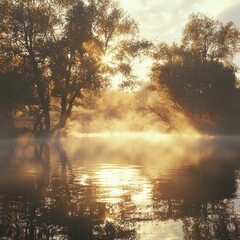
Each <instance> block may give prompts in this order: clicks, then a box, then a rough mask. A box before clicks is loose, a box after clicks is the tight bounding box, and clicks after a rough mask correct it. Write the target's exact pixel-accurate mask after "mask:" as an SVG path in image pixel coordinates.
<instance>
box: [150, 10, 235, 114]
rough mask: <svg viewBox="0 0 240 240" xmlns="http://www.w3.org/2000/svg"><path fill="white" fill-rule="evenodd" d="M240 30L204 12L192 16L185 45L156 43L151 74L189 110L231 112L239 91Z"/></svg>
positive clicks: (186, 31)
mask: <svg viewBox="0 0 240 240" xmlns="http://www.w3.org/2000/svg"><path fill="white" fill-rule="evenodd" d="M239 43H240V31H239V29H237V28H236V26H235V25H234V24H233V23H231V22H230V23H227V24H226V25H224V24H222V23H220V22H218V21H214V20H213V19H211V18H208V17H207V16H205V15H203V14H193V15H191V16H190V19H189V22H188V23H187V25H186V27H185V29H184V32H183V42H182V45H180V46H179V45H177V44H176V43H173V44H172V45H168V44H166V43H164V42H161V43H159V44H158V45H156V46H155V49H154V51H153V53H152V57H153V59H154V60H155V62H154V64H153V67H152V72H151V77H152V79H153V81H154V82H157V83H158V84H160V86H162V87H163V88H166V89H167V91H169V93H170V95H171V96H172V97H173V99H174V100H175V101H176V102H177V103H179V104H180V105H181V106H182V107H183V108H185V110H187V111H188V112H190V113H192V114H194V115H198V116H199V117H200V118H201V117H202V115H208V116H219V115H224V114H226V113H229V112H230V111H231V109H230V107H231V106H232V105H233V104H232V103H233V99H234V94H235V92H236V76H235V71H236V69H235V66H234V64H233V63H232V62H231V61H230V59H231V58H232V57H233V55H234V53H237V52H238V51H239Z"/></svg>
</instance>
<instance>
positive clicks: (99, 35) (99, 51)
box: [0, 0, 149, 131]
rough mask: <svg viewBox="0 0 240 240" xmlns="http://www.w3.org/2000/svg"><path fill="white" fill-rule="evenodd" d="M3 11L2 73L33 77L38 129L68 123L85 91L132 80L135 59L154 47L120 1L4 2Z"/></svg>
mask: <svg viewBox="0 0 240 240" xmlns="http://www.w3.org/2000/svg"><path fill="white" fill-rule="evenodd" d="M0 13H1V14H0V15H1V19H0V20H1V23H0V32H1V35H0V38H1V42H0V51H1V57H0V63H1V69H0V72H1V73H2V74H5V73H8V72H12V71H14V72H15V74H16V77H15V78H16V79H20V78H24V79H28V82H29V84H30V85H31V88H32V91H33V92H34V97H35V98H36V101H35V104H34V106H33V105H32V104H31V103H29V105H30V106H29V107H30V108H31V109H34V111H35V113H33V115H34V119H35V120H34V126H35V129H40V128H43V129H45V130H46V131H50V129H54V128H61V127H64V126H65V124H66V121H67V119H68V118H69V117H70V115H71V112H72V109H73V107H74V106H75V105H76V104H77V102H78V101H77V100H78V99H81V98H83V97H84V92H86V91H93V92H96V91H99V90H100V89H103V88H106V87H107V86H108V85H109V84H110V79H111V78H112V76H113V75H115V74H122V75H123V76H125V77H126V78H132V77H133V75H132V72H131V69H132V62H131V61H132V59H133V58H134V57H136V56H137V55H138V53H139V52H140V51H141V50H142V49H144V48H146V47H148V45H149V43H148V42H147V41H143V40H139V39H138V31H139V30H138V24H137V23H136V21H135V20H134V19H132V18H131V17H130V16H129V15H128V14H127V13H126V12H125V11H124V10H123V9H122V8H121V7H120V5H119V4H118V2H117V1H111V0H103V1H102V0H101V1H100V0H88V1H81V0H76V1H58V0H51V1H50V0H41V1H40V0H34V1H33V0H28V1H23V0H19V1H10V2H9V1H6V0H3V1H2V2H1V3H0ZM18 76H19V77H18ZM20 76H21V77H20ZM16 81H17V80H16ZM9 83H10V82H9ZM23 84H24V82H23ZM21 89H22V90H23V91H24V88H21ZM54 112H55V115H58V117H57V120H55V121H54V120H53V118H52V115H53V114H52V113H54Z"/></svg>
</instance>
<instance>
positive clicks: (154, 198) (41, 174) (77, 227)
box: [0, 133, 240, 240]
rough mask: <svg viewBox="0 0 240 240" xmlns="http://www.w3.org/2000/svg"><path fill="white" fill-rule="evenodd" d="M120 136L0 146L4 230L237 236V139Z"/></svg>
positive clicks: (147, 238) (142, 238) (139, 237)
mask: <svg viewBox="0 0 240 240" xmlns="http://www.w3.org/2000/svg"><path fill="white" fill-rule="evenodd" d="M124 134H125V133H122V134H121V133H117V134H115V135H113V136H112V135H107V134H105V135H104V134H103V135H101V134H99V135H88V136H87V137H84V136H82V137H79V138H78V139H60V140H59V139H55V140H51V141H50V142H47V141H45V140H39V141H29V142H27V141H21V142H14V143H12V146H11V145H10V144H8V143H5V145H4V144H3V145H1V144H0V174H1V179H0V227H2V225H3V222H4V221H6V222H7V226H10V227H11V226H12V225H11V222H13V223H14V224H15V226H19V229H21V228H22V230H21V231H22V235H21V236H24V233H25V232H26V231H30V230H29V229H27V230H26V229H25V228H30V224H29V225H28V224H27V222H28V221H32V222H33V224H35V226H34V227H35V228H36V229H37V230H36V231H38V233H39V234H40V232H42V235H41V237H42V239H44V238H43V236H45V235H44V234H47V233H46V232H44V231H45V229H48V230H49V231H50V230H51V231H53V230H52V228H54V229H57V230H58V235H55V236H54V237H56V236H58V237H59V238H60V239H61V238H62V239H93V240H99V239H110V240H113V239H133V240H135V239H136V240H159V239H169V240H174V239H175V240H177V239H179V240H180V239H184V238H186V239H200V240H205V239H207V238H206V237H207V236H210V237H209V239H217V237H218V236H221V237H219V239H238V234H239V232H238V228H237V226H238V224H239V223H240V221H239V219H240V215H239V214H240V213H239V206H240V200H239V199H240V192H239V191H240V190H239V188H240V184H239V179H240V174H239V171H240V170H239V169H240V162H239V159H240V151H239V149H240V138H238V137H224V138H223V137H200V136H194V137H192V136H178V135H171V136H170V135H164V134H155V135H152V134H150V133H146V135H145V136H144V135H141V137H139V135H138V133H133V134H126V135H124ZM26 209H27V210H26ZM31 214H32V215H31ZM16 216H17V217H16ZM18 218H19V219H18ZM29 219H30V220H29ZM23 223H24V224H23ZM223 225H224V226H223ZM4 226H5V225H4ZM235 226H236V227H235ZM12 228H13V227H12ZM222 229H223V230H224V231H223V230H222ZM11 231H12V232H14V231H15V230H14V229H11ZM54 231H56V230H54ZM221 231H222V232H221ZM9 232H10V230H9V231H7V230H6V234H8V233H9ZM89 232H91V234H93V235H89ZM219 232H220V233H219ZM1 234H2V232H1V231H0V239H1V237H2V235H1ZM84 234H85V235H84ZM121 234H122V235H121ZM217 234H221V235H217ZM226 234H227V235H226ZM4 236H5V235H4ZM14 236H15V235H14ZM14 236H10V237H9V236H8V238H7V239H14ZM67 236H71V237H69V238H68V237H67ZM196 236H197V237H198V238H196ZM81 237H82V238H81ZM194 237H195V238H194ZM234 237H235V238H234ZM15 239H16V238H15ZM29 239H30V237H29ZM40 239H41V238H40ZM56 239H57V238H56Z"/></svg>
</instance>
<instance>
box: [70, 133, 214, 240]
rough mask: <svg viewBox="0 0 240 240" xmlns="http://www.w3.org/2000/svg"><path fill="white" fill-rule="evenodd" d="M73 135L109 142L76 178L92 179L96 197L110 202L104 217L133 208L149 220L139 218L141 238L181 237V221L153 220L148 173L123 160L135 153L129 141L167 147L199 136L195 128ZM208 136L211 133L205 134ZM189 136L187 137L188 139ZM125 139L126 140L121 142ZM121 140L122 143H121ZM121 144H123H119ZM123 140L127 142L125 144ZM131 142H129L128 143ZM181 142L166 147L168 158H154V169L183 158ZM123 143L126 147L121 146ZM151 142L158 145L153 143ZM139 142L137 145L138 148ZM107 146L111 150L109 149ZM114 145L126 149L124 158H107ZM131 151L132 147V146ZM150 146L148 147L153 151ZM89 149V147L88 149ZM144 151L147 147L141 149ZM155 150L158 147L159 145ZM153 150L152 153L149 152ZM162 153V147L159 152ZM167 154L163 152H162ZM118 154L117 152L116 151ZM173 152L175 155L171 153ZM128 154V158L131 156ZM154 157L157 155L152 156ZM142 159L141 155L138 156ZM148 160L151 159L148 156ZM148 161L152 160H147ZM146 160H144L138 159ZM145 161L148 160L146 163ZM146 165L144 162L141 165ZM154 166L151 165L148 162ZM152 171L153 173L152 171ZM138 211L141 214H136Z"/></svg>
mask: <svg viewBox="0 0 240 240" xmlns="http://www.w3.org/2000/svg"><path fill="white" fill-rule="evenodd" d="M72 137H74V138H76V139H79V140H81V139H82V140H84V139H89V141H91V139H93V141H95V139H98V140H97V141H99V142H102V141H105V143H108V145H107V147H106V146H105V145H103V146H105V147H106V148H104V150H102V151H99V148H96V149H98V150H97V151H99V153H98V154H96V152H95V153H94V155H93V156H94V157H95V160H96V161H97V163H98V164H94V166H93V169H92V170H91V173H89V175H87V174H84V175H79V176H78V177H77V178H78V181H79V183H80V184H84V185H87V182H88V180H90V179H91V184H93V185H95V186H97V194H96V195H97V199H96V201H99V202H105V203H107V206H109V211H108V212H107V213H106V216H105V220H106V221H113V222H114V221H115V220H117V219H118V216H119V215H121V214H124V212H125V211H126V212H129V211H130V212H133V213H132V214H133V217H134V218H138V217H142V216H145V217H146V219H151V220H149V221H143V222H139V223H138V224H139V230H138V231H139V234H140V236H141V239H169V240H170V239H171V240H173V239H183V235H182V222H181V221H180V220H178V221H174V220H167V221H159V220H154V211H155V209H154V207H153V206H154V200H153V199H154V189H153V184H152V181H151V178H149V176H148V175H145V174H143V172H142V170H143V169H142V168H140V167H139V166H136V165H133V164H132V163H129V164H126V159H128V154H130V155H129V156H131V157H132V156H134V152H132V153H130V152H131V151H128V150H129V148H130V147H129V146H130V145H131V144H130V143H132V142H134V141H136V140H137V139H138V140H139V139H142V140H144V141H147V142H152V143H164V144H163V145H162V148H163V149H166V145H168V146H169V144H171V142H173V143H174V144H175V143H176V141H178V140H176V138H177V139H178V138H185V139H187V141H189V139H191V140H193V142H194V140H196V141H197V140H198V139H199V138H201V137H202V136H201V135H200V134H198V133H197V132H192V133H191V134H181V135H178V134H171V135H170V134H162V133H156V132H144V133H142V132H104V133H77V132H75V133H74V134H72ZM207 138H211V137H207ZM118 140H119V141H120V146H118V145H115V144H114V141H118ZM191 140H190V141H191ZM124 142H126V143H124ZM123 143H124V144H123ZM121 144H123V145H121ZM125 144H126V146H125ZM129 144H130V145H129ZM179 145H180V146H176V145H175V148H176V149H175V150H173V149H172V151H169V152H168V154H169V156H170V157H169V159H168V158H167V156H166V160H163V161H162V162H153V165H154V164H155V167H156V169H155V170H156V172H164V171H165V170H166V169H167V168H169V166H170V165H174V164H176V163H175V162H176V161H177V159H178V157H180V159H181V158H182V155H183V152H184V150H183V149H181V144H179ZM124 146H125V147H124ZM154 146H157V145H155V144H154ZM141 147H142V146H140V147H139V148H138V151H139V150H140V149H141ZM109 148H110V150H109ZM116 149H117V150H118V151H121V152H122V153H121V154H123V153H124V152H125V153H126V155H125V157H126V159H123V161H121V157H122V155H121V156H120V159H119V160H118V161H117V162H114V160H113V163H111V161H108V160H109V159H114V158H116V156H111V154H116V153H117V152H116ZM131 150H132V151H134V149H131ZM152 150H153V149H149V151H150V152H152ZM87 151H88V150H87ZM143 151H144V152H145V151H147V150H146V149H145V150H143ZM157 152H158V154H159V153H161V150H159V149H158V151H157ZM152 154H153V153H152ZM162 154H164V150H163V152H162ZM165 154H166V153H165ZM117 155H118V154H117ZM123 155H124V154H123ZM173 156H175V158H174V157H173ZM131 157H130V158H131ZM153 159H154V160H155V161H156V159H157V158H156V156H155V155H154V156H153ZM138 160H139V161H141V159H138ZM149 160H150V159H149ZM150 161H151V160H150ZM141 164H145V163H141ZM146 164H147V163H146ZM144 168H146V166H145V167H144ZM149 168H153V166H149ZM154 175H155V174H154ZM138 214H140V215H139V216H138Z"/></svg>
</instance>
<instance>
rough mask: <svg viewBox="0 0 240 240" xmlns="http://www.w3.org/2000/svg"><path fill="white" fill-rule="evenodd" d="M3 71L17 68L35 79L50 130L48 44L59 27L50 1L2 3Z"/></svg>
mask: <svg viewBox="0 0 240 240" xmlns="http://www.w3.org/2000/svg"><path fill="white" fill-rule="evenodd" d="M0 12H1V14H0V16H1V19H0V21H1V22H0V32H1V33H2V34H1V43H0V51H1V59H0V61H1V72H9V71H12V70H13V69H15V68H17V69H18V73H19V74H20V75H21V76H24V77H25V78H27V79H29V80H31V81H29V84H30V85H31V86H32V87H35V89H36V93H37V98H38V100H39V109H37V110H38V111H40V112H42V113H41V115H42V116H44V125H45V129H46V130H47V131H49V130H50V128H51V121H50V106H49V102H50V95H49V84H50V82H49V79H48V73H49V66H48V65H49V61H48V55H47V54H46V52H45V49H46V44H47V42H49V41H52V40H53V33H54V27H55V26H56V24H57V18H56V14H55V10H54V8H53V6H52V5H51V3H50V1H31V0H28V1H23V0H19V1H5V0H3V1H1V4H0Z"/></svg>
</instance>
